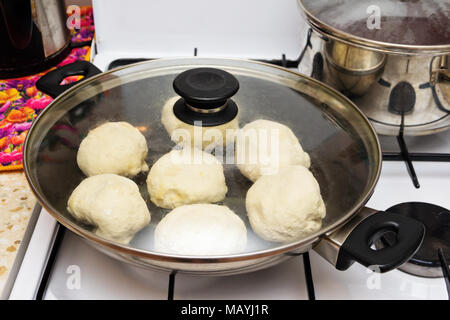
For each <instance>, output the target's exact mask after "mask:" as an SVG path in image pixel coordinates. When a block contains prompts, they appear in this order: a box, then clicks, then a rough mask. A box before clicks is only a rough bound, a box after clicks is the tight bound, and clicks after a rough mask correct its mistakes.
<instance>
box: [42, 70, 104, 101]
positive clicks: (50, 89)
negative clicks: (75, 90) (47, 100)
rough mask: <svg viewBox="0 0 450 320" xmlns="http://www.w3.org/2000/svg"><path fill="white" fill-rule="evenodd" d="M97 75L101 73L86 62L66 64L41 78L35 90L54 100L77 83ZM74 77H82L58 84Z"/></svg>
mask: <svg viewBox="0 0 450 320" xmlns="http://www.w3.org/2000/svg"><path fill="white" fill-rule="evenodd" d="M99 73H102V71H101V70H100V69H98V68H97V67H96V66H95V65H93V64H92V63H90V62H88V61H76V62H74V63H71V64H66V65H65V66H62V67H59V68H56V69H55V70H52V71H50V72H49V73H47V74H45V75H44V76H42V77H41V78H40V79H39V80H38V81H37V82H36V88H38V89H39V90H40V91H42V92H44V93H45V94H48V95H49V96H50V97H52V98H56V97H57V96H59V95H60V94H61V93H63V92H64V91H66V90H67V89H69V88H71V87H73V86H74V85H76V84H78V83H79V82H81V81H83V80H85V79H87V78H90V77H93V76H95V75H97V74H99ZM76 75H79V76H83V79H80V80H78V81H75V82H72V83H68V84H64V85H61V84H60V83H61V81H63V80H64V78H66V77H69V76H76Z"/></svg>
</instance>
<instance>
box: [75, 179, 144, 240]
mask: <svg viewBox="0 0 450 320" xmlns="http://www.w3.org/2000/svg"><path fill="white" fill-rule="evenodd" d="M67 210H68V211H69V212H70V213H71V214H72V215H73V216H74V217H75V218H76V219H77V220H80V221H82V222H84V223H87V224H90V225H94V226H96V227H97V228H96V230H95V233H96V234H97V235H99V236H101V237H104V238H106V239H110V240H113V241H117V242H120V243H124V244H127V243H129V242H130V241H131V239H132V238H133V236H134V234H135V233H136V232H138V231H139V230H141V229H142V228H143V227H145V226H146V225H148V224H149V223H150V212H149V211H148V208H147V205H146V204H145V201H144V199H142V197H141V194H140V193H139V188H138V186H137V185H136V183H134V182H133V181H132V180H130V179H128V178H125V177H122V176H118V175H115V174H100V175H96V176H92V177H89V178H86V179H84V180H83V181H82V182H81V183H80V184H79V185H78V187H76V188H75V190H74V191H73V192H72V195H71V196H70V198H69V201H68V203H67Z"/></svg>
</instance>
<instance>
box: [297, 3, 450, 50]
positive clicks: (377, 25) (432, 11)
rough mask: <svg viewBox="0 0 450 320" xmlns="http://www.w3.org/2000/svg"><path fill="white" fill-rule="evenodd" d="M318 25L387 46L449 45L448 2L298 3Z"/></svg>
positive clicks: (449, 21) (449, 13)
mask: <svg viewBox="0 0 450 320" xmlns="http://www.w3.org/2000/svg"><path fill="white" fill-rule="evenodd" d="M301 2H302V3H303V5H304V7H305V9H306V10H307V11H309V12H310V13H311V14H312V15H313V16H314V17H315V18H317V19H318V20H320V21H321V22H322V23H324V24H326V25H328V26H330V27H333V28H335V29H338V30H339V31H343V32H346V33H349V34H351V35H354V36H357V37H361V38H365V39H369V40H374V41H381V42H386V43H391V44H400V45H417V46H434V45H450V19H449V16H450V0H414V1H412V0H406V1H398V0H370V1H368V0H362V1H361V0H360V1H355V0H301Z"/></svg>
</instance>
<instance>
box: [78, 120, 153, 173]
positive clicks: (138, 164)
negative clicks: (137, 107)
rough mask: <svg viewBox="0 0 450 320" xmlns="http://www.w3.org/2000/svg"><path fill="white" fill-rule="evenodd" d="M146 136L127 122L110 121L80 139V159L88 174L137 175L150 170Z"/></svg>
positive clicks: (83, 169)
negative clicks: (147, 158) (146, 158)
mask: <svg viewBox="0 0 450 320" xmlns="http://www.w3.org/2000/svg"><path fill="white" fill-rule="evenodd" d="M147 152H148V148H147V142H146V140H145V137H144V136H143V135H142V133H140V132H139V130H138V129H136V128H135V127H133V126H132V125H131V124H129V123H127V122H107V123H104V124H102V125H100V126H98V127H97V128H95V129H93V130H91V131H89V133H88V135H87V136H86V138H84V139H83V141H81V144H80V148H79V149H78V154H77V163H78V166H79V167H80V169H81V171H83V172H84V174H85V175H87V176H94V175H97V174H102V173H114V174H119V175H122V176H126V177H130V178H131V177H134V176H135V175H137V174H138V173H139V172H141V171H148V166H147V164H146V163H145V157H146V156H147Z"/></svg>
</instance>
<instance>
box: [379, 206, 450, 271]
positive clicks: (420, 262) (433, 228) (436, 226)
mask: <svg viewBox="0 0 450 320" xmlns="http://www.w3.org/2000/svg"><path fill="white" fill-rule="evenodd" d="M386 211H388V212H392V213H396V214H401V215H404V216H407V217H411V218H413V219H416V220H419V221H420V222H422V223H423V224H424V225H425V238H424V241H423V243H422V246H421V247H420V249H419V250H418V251H417V252H416V254H415V255H414V256H413V257H412V258H411V260H409V261H408V262H407V263H406V264H404V265H403V266H401V267H399V268H398V269H399V270H402V271H404V272H407V273H410V274H413V275H417V276H421V277H427V278H435V277H443V272H442V267H444V266H443V265H442V264H441V261H440V259H439V249H442V252H443V253H444V255H445V256H446V257H447V259H448V257H450V211H449V210H447V209H445V208H442V207H439V206H436V205H433V204H429V203H423V202H406V203H401V204H398V205H395V206H393V207H391V208H389V209H387V210H386ZM381 241H382V242H383V243H384V245H385V246H386V245H390V244H393V243H394V242H395V241H396V240H395V235H393V234H386V235H384V236H383V237H382V239H381ZM446 267H447V269H448V260H447V266H446Z"/></svg>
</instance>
